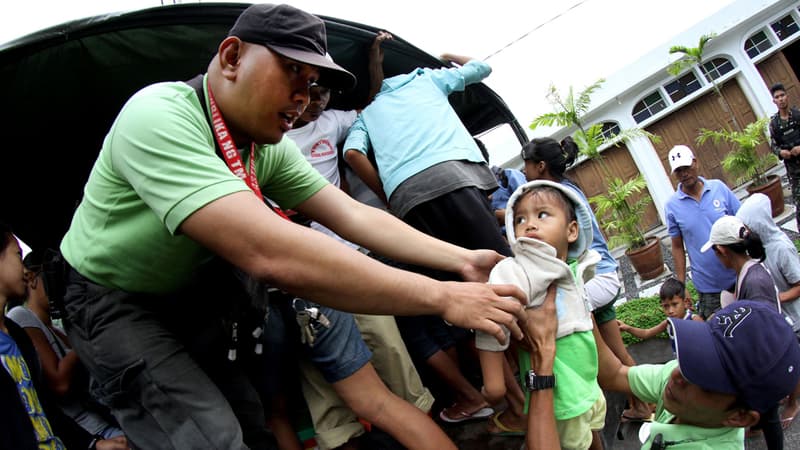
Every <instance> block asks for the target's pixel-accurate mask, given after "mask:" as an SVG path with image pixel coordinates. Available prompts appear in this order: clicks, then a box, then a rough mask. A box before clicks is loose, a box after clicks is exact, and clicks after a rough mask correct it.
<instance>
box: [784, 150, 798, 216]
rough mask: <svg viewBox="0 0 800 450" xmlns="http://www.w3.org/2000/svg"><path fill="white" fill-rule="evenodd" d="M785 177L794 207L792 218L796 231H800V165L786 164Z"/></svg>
mask: <svg viewBox="0 0 800 450" xmlns="http://www.w3.org/2000/svg"><path fill="white" fill-rule="evenodd" d="M786 177H787V178H788V179H789V187H790V189H791V191H792V193H791V195H792V204H793V205H794V218H795V221H796V222H797V229H798V230H800V163H795V164H786Z"/></svg>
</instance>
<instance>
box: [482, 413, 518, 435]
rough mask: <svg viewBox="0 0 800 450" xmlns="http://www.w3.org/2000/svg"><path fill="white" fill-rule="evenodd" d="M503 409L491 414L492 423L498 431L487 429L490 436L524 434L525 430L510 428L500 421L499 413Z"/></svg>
mask: <svg viewBox="0 0 800 450" xmlns="http://www.w3.org/2000/svg"><path fill="white" fill-rule="evenodd" d="M501 414H503V411H497V412H496V413H494V414H493V415H492V423H494V426H495V427H497V429H498V430H500V431H489V434H491V435H492V436H525V430H521V429H514V428H510V427H509V426H507V425H506V424H504V423H503V422H501V421H500V415H501Z"/></svg>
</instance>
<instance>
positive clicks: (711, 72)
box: [703, 58, 733, 81]
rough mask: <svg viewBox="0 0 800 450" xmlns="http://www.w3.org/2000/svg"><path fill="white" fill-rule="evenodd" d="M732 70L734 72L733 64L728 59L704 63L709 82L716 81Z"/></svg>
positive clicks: (716, 59) (717, 59)
mask: <svg viewBox="0 0 800 450" xmlns="http://www.w3.org/2000/svg"><path fill="white" fill-rule="evenodd" d="M731 70H733V63H732V62H731V61H730V60H729V59H728V58H714V59H712V60H711V61H709V62H707V63H703V71H704V72H705V75H706V78H707V79H708V81H711V80H716V79H717V78H719V77H721V76H723V75H725V74H726V73H728V72H730V71H731Z"/></svg>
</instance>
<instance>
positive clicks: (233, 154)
mask: <svg viewBox="0 0 800 450" xmlns="http://www.w3.org/2000/svg"><path fill="white" fill-rule="evenodd" d="M206 88H207V89H208V103H209V104H210V105H211V129H212V130H214V137H215V138H216V139H217V145H219V149H220V152H221V153H222V157H223V158H225V162H226V163H227V164H228V168H229V169H231V172H233V174H234V175H236V176H237V177H239V178H241V179H242V180H244V182H245V183H247V185H248V186H249V187H250V189H252V190H253V192H254V193H255V194H256V197H258V199H259V200H262V201H263V200H264V197H263V196H262V195H261V188H260V187H259V186H258V178H257V177H256V144H255V142H251V143H250V173H249V174H246V173H245V171H244V164H243V163H242V157H241V155H239V150H238V149H237V148H236V144H234V143H233V138H231V134H230V133H229V132H228V127H227V126H226V125H225V120H223V119H222V114H220V112H219V108H217V101H216V100H214V94H212V93H211V86H209V85H207V84H206ZM201 101H202V99H201ZM267 205H269V206H270V207H271V208H272V210H273V211H275V212H276V213H278V215H279V216H281V217H283V218H284V219H286V220H291V219H289V217H288V216H287V215H286V213H284V212H283V210H281V209H280V208H279V207H278V206H276V205H273V204H271V203H269V202H267Z"/></svg>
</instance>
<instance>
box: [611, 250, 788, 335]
mask: <svg viewBox="0 0 800 450" xmlns="http://www.w3.org/2000/svg"><path fill="white" fill-rule="evenodd" d="M795 244H796V245H797V244H800V239H798V240H797V241H795ZM686 290H687V291H688V292H687V293H688V294H689V296H690V297H692V299H693V300H694V301H697V295H698V294H697V289H695V288H694V283H692V282H691V281H689V282H687V283H686ZM616 309H617V319H619V320H621V321H623V322H625V323H627V324H628V325H630V326H632V327H636V328H642V329H645V330H646V329H648V328H652V327H654V326H656V325H658V324H659V323H661V321H663V320H664V319H666V318H667V316H665V315H664V311H663V310H662V309H661V299H660V298H659V296H658V295H654V296H652V297H641V298H635V299H633V300H628V301H627V302H625V303H623V304H622V305H620V306H617V308H616ZM653 339H669V336H667V333H666V332H664V333H661V334H657V335H656V336H655V338H653ZM622 342H624V343H625V345H626V346H627V345H631V344H636V343H638V342H642V340H641V339H639V338H637V337H635V336H633V335H631V334H630V333H625V332H623V333H622Z"/></svg>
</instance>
